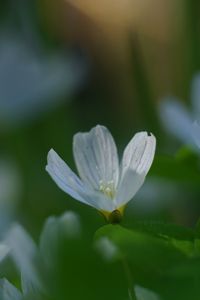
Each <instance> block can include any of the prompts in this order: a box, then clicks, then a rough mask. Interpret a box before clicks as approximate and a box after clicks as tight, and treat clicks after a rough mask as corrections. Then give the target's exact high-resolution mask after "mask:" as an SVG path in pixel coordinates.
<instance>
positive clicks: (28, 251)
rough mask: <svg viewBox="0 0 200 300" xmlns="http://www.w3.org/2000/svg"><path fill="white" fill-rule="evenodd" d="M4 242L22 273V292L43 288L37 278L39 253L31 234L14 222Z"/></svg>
mask: <svg viewBox="0 0 200 300" xmlns="http://www.w3.org/2000/svg"><path fill="white" fill-rule="evenodd" d="M4 242H5V244H6V245H8V246H9V248H10V249H11V250H10V256H11V257H12V259H13V261H14V262H15V264H16V266H17V268H18V269H19V271H20V272H21V274H22V275H23V277H22V279H25V280H23V282H22V288H23V292H28V291H29V288H31V291H30V292H32V290H33V289H34V290H40V291H42V290H43V287H42V284H41V282H40V280H39V278H38V275H39V274H38V272H37V269H36V265H35V260H36V259H37V257H38V255H39V253H38V249H37V247H36V244H35V243H34V241H33V240H32V238H31V236H30V235H29V234H28V233H27V232H26V231H25V230H24V228H23V227H21V226H20V225H18V224H15V225H13V226H12V227H11V229H10V230H9V231H8V233H7V235H6V238H5V241H4Z"/></svg>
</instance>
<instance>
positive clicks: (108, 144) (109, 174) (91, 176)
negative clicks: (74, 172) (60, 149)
mask: <svg viewBox="0 0 200 300" xmlns="http://www.w3.org/2000/svg"><path fill="white" fill-rule="evenodd" d="M73 150H74V158H75V162H76V166H77V169H78V172H79V174H80V177H81V178H82V180H83V181H84V182H87V184H89V185H90V186H91V187H93V188H95V189H99V182H100V181H101V180H102V181H104V182H108V181H111V180H113V181H114V184H115V186H117V182H118V177H119V163H118V155H117V149H116V145H115V142H114V140H113V138H112V135H111V134H110V132H109V131H108V129H107V128H105V127H104V126H100V125H97V126H96V127H94V128H93V129H92V130H91V131H90V132H88V133H77V134H76V135H75V136H74V142H73Z"/></svg>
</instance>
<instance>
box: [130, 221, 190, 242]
mask: <svg viewBox="0 0 200 300" xmlns="http://www.w3.org/2000/svg"><path fill="white" fill-rule="evenodd" d="M132 228H133V229H134V230H139V231H142V232H144V233H147V234H152V235H155V236H158V237H163V238H165V239H168V238H174V239H177V240H184V241H185V240H188V241H193V240H194V237H195V232H194V231H193V229H191V228H188V227H183V226H179V225H176V224H172V223H165V222H162V221H154V220H144V221H136V222H132Z"/></svg>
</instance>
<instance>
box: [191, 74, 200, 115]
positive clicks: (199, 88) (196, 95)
mask: <svg viewBox="0 0 200 300" xmlns="http://www.w3.org/2000/svg"><path fill="white" fill-rule="evenodd" d="M191 101H192V106H193V114H194V118H195V119H197V120H199V121H200V74H197V75H196V76H195V77H194V78H193V80H192V87H191Z"/></svg>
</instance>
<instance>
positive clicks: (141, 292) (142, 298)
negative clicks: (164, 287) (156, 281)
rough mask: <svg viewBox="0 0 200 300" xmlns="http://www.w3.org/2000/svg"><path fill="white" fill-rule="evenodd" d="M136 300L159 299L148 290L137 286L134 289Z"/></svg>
mask: <svg viewBox="0 0 200 300" xmlns="http://www.w3.org/2000/svg"><path fill="white" fill-rule="evenodd" d="M134 289H135V294H136V297H137V300H159V299H160V297H159V296H158V295H157V294H155V293H154V292H152V291H150V290H149V289H145V288H143V287H141V286H139V285H136V286H135V287H134Z"/></svg>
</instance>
